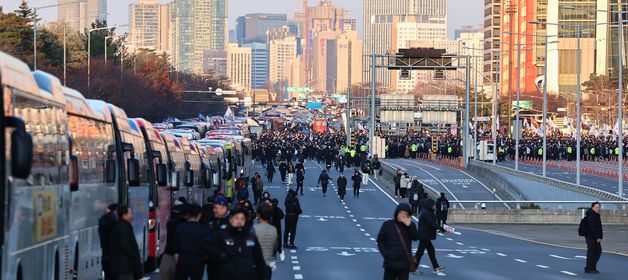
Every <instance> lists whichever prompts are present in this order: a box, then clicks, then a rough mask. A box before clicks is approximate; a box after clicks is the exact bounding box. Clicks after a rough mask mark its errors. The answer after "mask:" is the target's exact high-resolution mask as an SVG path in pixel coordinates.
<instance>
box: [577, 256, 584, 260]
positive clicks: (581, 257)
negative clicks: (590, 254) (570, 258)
mask: <svg viewBox="0 0 628 280" xmlns="http://www.w3.org/2000/svg"><path fill="white" fill-rule="evenodd" d="M575 258H576V259H585V260H586V259H587V256H575Z"/></svg>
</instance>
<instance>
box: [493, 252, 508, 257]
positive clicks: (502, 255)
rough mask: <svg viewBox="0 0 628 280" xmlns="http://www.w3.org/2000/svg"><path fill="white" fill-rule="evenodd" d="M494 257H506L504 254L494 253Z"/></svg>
mask: <svg viewBox="0 0 628 280" xmlns="http://www.w3.org/2000/svg"><path fill="white" fill-rule="evenodd" d="M495 254H496V255H498V256H500V257H507V256H508V255H506V254H504V253H495Z"/></svg>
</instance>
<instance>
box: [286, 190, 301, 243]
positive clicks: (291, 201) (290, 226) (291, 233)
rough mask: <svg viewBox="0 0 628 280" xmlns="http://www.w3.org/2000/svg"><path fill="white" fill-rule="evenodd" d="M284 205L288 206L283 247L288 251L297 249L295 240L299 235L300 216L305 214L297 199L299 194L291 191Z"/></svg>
mask: <svg viewBox="0 0 628 280" xmlns="http://www.w3.org/2000/svg"><path fill="white" fill-rule="evenodd" d="M284 203H285V206H286V220H285V224H286V231H285V232H284V233H283V243H284V245H283V246H284V248H288V249H297V246H295V245H294V239H295V238H296V234H297V223H298V222H299V215H301V214H302V213H303V210H302V209H301V204H300V203H299V198H297V192H295V191H293V190H289V191H288V195H287V196H286V200H285V202H284ZM288 241H290V243H288Z"/></svg>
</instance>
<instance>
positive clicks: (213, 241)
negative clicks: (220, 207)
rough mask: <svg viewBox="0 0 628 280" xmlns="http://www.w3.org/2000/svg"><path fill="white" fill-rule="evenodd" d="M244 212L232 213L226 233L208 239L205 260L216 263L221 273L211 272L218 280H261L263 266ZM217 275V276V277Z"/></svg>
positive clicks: (260, 251) (258, 248)
mask: <svg viewBox="0 0 628 280" xmlns="http://www.w3.org/2000/svg"><path fill="white" fill-rule="evenodd" d="M246 215H247V213H246V210H245V209H241V208H240V209H236V210H233V212H232V214H231V216H230V217H229V226H228V227H227V229H226V230H223V231H221V232H219V233H218V234H215V235H212V236H211V237H210V238H209V239H207V242H206V245H205V250H206V252H207V255H208V258H211V259H214V260H217V261H218V262H219V264H220V265H219V266H220V270H219V271H211V272H210V273H212V274H213V275H214V276H213V277H216V276H218V278H216V279H220V280H231V279H234V280H235V279H238V280H264V279H266V263H265V262H264V256H263V254H262V248H261V246H260V243H259V240H258V239H257V237H256V236H255V234H254V233H253V232H252V231H251V229H250V228H248V227H247V226H246ZM216 274H217V275H216Z"/></svg>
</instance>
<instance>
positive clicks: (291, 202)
mask: <svg viewBox="0 0 628 280" xmlns="http://www.w3.org/2000/svg"><path fill="white" fill-rule="evenodd" d="M285 205H286V214H290V215H301V214H302V213H303V209H301V204H300V203H299V199H298V198H297V197H296V196H291V195H288V197H286V202H285Z"/></svg>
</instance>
